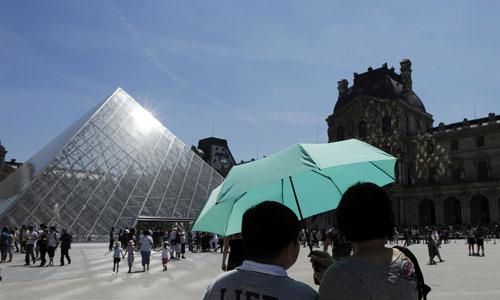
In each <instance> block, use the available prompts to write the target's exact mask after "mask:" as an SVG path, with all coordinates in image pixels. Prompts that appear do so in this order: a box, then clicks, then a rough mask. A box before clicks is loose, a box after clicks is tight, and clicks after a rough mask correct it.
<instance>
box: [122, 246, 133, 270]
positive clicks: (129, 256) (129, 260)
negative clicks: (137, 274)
mask: <svg viewBox="0 0 500 300" xmlns="http://www.w3.org/2000/svg"><path fill="white" fill-rule="evenodd" d="M125 256H127V264H128V273H132V266H133V265H134V260H135V243H134V241H133V240H130V241H128V244H127V248H126V249H125V254H123V258H125Z"/></svg>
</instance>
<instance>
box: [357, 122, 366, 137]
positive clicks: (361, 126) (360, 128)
mask: <svg viewBox="0 0 500 300" xmlns="http://www.w3.org/2000/svg"><path fill="white" fill-rule="evenodd" d="M367 135H368V132H367V125H366V121H365V120H361V121H360V122H359V125H358V136H359V137H360V138H363V137H366V136H367Z"/></svg>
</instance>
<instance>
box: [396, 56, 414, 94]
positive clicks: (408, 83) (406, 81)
mask: <svg viewBox="0 0 500 300" xmlns="http://www.w3.org/2000/svg"><path fill="white" fill-rule="evenodd" d="M399 64H400V65H401V68H400V71H401V83H402V84H403V87H404V88H405V89H406V90H409V91H411V90H412V80H411V61H410V60H409V59H407V58H405V59H403V60H402V61H401V62H400V63H399Z"/></svg>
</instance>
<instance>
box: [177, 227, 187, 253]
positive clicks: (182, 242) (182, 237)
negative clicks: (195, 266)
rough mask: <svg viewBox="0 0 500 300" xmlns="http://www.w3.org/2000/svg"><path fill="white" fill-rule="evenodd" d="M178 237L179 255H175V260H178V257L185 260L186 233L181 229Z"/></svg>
mask: <svg viewBox="0 0 500 300" xmlns="http://www.w3.org/2000/svg"><path fill="white" fill-rule="evenodd" d="M177 234H178V235H179V245H180V253H179V254H177V258H179V255H180V256H181V257H182V258H186V256H185V254H186V232H185V231H184V229H183V228H179V232H177Z"/></svg>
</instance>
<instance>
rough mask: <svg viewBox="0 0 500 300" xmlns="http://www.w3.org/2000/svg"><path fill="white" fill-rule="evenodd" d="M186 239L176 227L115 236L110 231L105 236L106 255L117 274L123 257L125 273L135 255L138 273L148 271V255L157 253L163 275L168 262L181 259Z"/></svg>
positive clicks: (127, 230) (126, 230) (122, 231)
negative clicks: (110, 258)
mask: <svg viewBox="0 0 500 300" xmlns="http://www.w3.org/2000/svg"><path fill="white" fill-rule="evenodd" d="M186 244H188V245H189V241H188V236H187V234H186V231H185V230H184V228H182V227H180V226H178V227H173V228H170V229H168V230H162V229H160V228H153V229H146V230H142V231H140V230H138V229H135V228H128V227H127V228H123V229H120V230H119V231H118V233H117V234H115V228H114V227H112V228H111V230H110V232H109V251H110V252H112V253H113V272H116V273H118V271H119V267H120V262H121V260H122V259H125V257H127V264H128V273H132V267H133V264H134V260H135V255H136V253H139V254H140V256H141V265H142V272H146V271H149V265H150V260H151V252H152V251H157V252H161V259H162V266H163V271H167V269H168V268H167V263H168V262H169V261H171V260H181V259H185V258H186V256H185V254H186Z"/></svg>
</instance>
